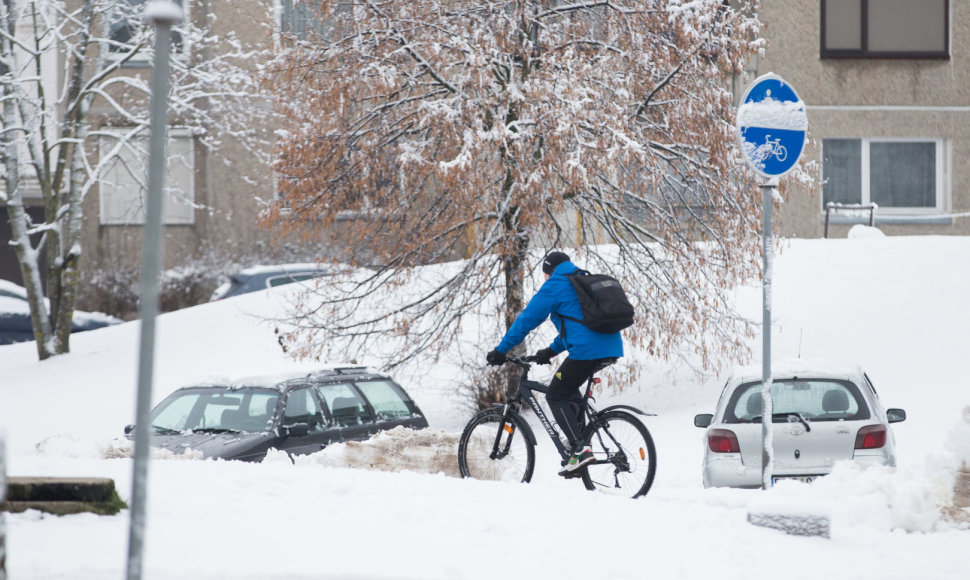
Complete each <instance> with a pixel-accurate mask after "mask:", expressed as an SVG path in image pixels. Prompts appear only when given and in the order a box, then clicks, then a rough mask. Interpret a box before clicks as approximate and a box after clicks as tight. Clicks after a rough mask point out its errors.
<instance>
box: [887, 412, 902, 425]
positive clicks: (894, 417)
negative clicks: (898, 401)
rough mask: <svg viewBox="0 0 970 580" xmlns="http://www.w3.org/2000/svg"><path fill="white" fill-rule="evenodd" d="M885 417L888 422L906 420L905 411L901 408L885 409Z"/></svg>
mask: <svg viewBox="0 0 970 580" xmlns="http://www.w3.org/2000/svg"><path fill="white" fill-rule="evenodd" d="M886 418H887V419H888V420H889V422H890V423H899V422H901V421H905V420H906V411H904V410H902V409H886Z"/></svg>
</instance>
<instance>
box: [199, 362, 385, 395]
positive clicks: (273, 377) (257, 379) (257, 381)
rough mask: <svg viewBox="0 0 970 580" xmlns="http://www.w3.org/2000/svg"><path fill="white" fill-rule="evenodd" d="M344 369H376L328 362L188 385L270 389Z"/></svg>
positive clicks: (349, 371)
mask: <svg viewBox="0 0 970 580" xmlns="http://www.w3.org/2000/svg"><path fill="white" fill-rule="evenodd" d="M341 371H343V374H347V375H351V374H354V375H358V374H375V371H374V370H372V369H370V368H368V367H364V366H360V365H354V364H327V365H319V366H315V367H311V368H305V369H299V370H293V371H288V372H283V373H274V374H267V375H247V376H240V377H229V376H226V377H209V378H207V379H206V380H204V381H199V382H198V383H195V384H192V385H186V386H187V387H230V388H233V389H238V388H242V387H266V388H270V389H277V390H278V389H279V388H280V385H281V384H283V383H285V382H287V381H291V380H293V379H301V378H304V377H309V376H321V375H335V376H339V375H340V374H342V373H341Z"/></svg>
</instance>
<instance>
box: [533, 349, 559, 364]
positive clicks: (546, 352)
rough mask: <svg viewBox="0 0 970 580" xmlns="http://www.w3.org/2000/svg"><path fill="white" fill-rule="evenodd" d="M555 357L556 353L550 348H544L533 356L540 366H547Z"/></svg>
mask: <svg viewBox="0 0 970 580" xmlns="http://www.w3.org/2000/svg"><path fill="white" fill-rule="evenodd" d="M554 356H556V351H554V350H552V349H551V348H544V349H542V350H540V351H539V352H537V353H536V354H535V357H536V362H537V363H539V364H541V365H547V364H549V363H550V362H552V357H554Z"/></svg>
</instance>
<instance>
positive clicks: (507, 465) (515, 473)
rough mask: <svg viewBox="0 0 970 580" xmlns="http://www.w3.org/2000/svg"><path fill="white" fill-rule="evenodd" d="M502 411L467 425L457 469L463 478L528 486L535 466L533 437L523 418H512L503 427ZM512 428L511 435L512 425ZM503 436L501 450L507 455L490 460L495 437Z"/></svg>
mask: <svg viewBox="0 0 970 580" xmlns="http://www.w3.org/2000/svg"><path fill="white" fill-rule="evenodd" d="M501 422H502V409H499V408H494V409H485V410H484V411H479V412H478V413H477V414H476V415H475V416H474V417H472V418H471V420H470V421H469V422H468V424H467V425H465V429H464V431H462V433H461V439H460V440H459V441H458V469H459V471H460V472H461V476H462V477H471V478H474V479H484V480H493V481H521V482H522V483H528V482H529V481H530V480H531V479H532V472H533V470H534V469H535V464H536V449H535V443H533V441H535V438H534V436H533V437H529V436H528V435H527V434H529V433H531V432H532V431H531V429H530V428H529V425H528V424H527V423H526V422H525V419H523V418H522V417H521V416H520V415H517V414H513V415H511V416H510V417H509V418H508V421H507V422H506V423H505V424H504V427H503V426H502V424H501ZM510 424H511V431H509V428H508V427H509V425H510ZM500 432H501V433H502V435H503V436H502V438H501V439H500V443H499V448H500V450H502V451H503V452H504V453H505V454H504V455H503V456H502V457H500V458H493V457H491V454H492V449H493V447H494V445H495V437H496V435H497V434H499V433H500Z"/></svg>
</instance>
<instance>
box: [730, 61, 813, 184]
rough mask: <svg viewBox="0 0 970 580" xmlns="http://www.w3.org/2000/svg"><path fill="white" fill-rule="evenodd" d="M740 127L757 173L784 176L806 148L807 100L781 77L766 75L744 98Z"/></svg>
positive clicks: (744, 151)
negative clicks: (799, 95)
mask: <svg viewBox="0 0 970 580" xmlns="http://www.w3.org/2000/svg"><path fill="white" fill-rule="evenodd" d="M737 127H738V133H739V136H740V144H741V153H742V155H743V156H744V159H745V161H747V162H748V165H749V166H750V167H751V168H752V169H753V170H754V171H755V173H757V174H758V175H760V176H762V177H767V178H771V177H781V176H782V175H784V174H786V173H788V172H789V171H791V170H792V168H794V167H795V164H796V163H798V159H799V157H801V155H802V151H803V150H804V149H805V136H806V134H807V132H808V116H807V115H806V114H805V103H803V102H802V100H801V99H800V98H799V97H798V93H796V92H795V89H794V88H792V87H791V85H789V84H788V83H786V82H785V81H784V79H782V78H781V77H780V76H778V75H776V74H773V73H768V74H765V75H762V76H760V77H758V78H757V79H755V81H754V82H753V83H751V85H749V86H748V88H747V90H746V91H745V92H744V96H743V97H742V98H741V104H740V106H739V107H738V119H737Z"/></svg>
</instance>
